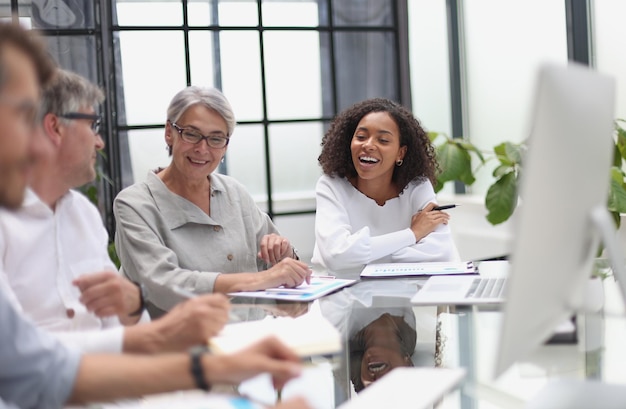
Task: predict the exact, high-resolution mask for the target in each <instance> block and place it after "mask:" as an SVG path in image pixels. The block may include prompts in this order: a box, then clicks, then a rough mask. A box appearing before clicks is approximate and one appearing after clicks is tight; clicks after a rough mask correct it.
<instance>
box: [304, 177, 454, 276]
mask: <svg viewBox="0 0 626 409" xmlns="http://www.w3.org/2000/svg"><path fill="white" fill-rule="evenodd" d="M315 192H316V201H317V210H316V215H315V248H314V250H313V258H312V259H311V261H312V262H313V263H315V264H321V265H322V266H324V267H326V268H328V269H330V270H333V271H337V270H347V269H354V268H360V267H363V265H365V264H369V263H402V262H426V261H454V260H458V258H459V255H458V251H457V249H456V245H455V244H454V241H453V240H452V234H451V232H450V228H449V227H448V225H444V224H441V225H439V226H438V227H437V228H436V229H435V231H433V232H432V233H430V234H429V235H427V236H426V237H424V238H423V239H421V240H420V241H419V242H417V243H416V242H415V235H414V234H413V232H412V231H411V227H410V226H411V217H412V216H413V215H414V214H415V213H417V212H418V211H419V210H421V209H422V208H423V207H424V206H426V205H427V204H428V203H430V202H435V203H436V197H435V191H434V189H433V187H432V184H431V183H430V182H428V181H424V182H416V181H413V182H410V183H409V184H408V186H407V187H406V189H404V191H403V192H402V193H401V194H400V196H398V197H395V198H393V199H390V200H388V201H387V202H386V203H385V205H384V206H379V205H378V204H377V203H376V201H374V200H372V199H370V198H369V197H367V196H365V195H364V194H363V193H361V192H360V191H359V190H357V189H356V188H355V187H354V186H352V184H351V183H350V182H349V181H348V180H347V179H346V178H339V177H335V178H332V177H330V176H327V175H323V176H321V177H320V178H319V180H318V181H317V185H316V188H315Z"/></svg>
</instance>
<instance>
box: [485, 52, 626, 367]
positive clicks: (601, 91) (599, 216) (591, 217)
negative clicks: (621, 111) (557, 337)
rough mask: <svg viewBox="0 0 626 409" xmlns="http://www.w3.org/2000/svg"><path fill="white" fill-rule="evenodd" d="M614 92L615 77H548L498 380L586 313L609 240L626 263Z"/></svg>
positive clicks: (555, 69)
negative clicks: (616, 197)
mask: <svg viewBox="0 0 626 409" xmlns="http://www.w3.org/2000/svg"><path fill="white" fill-rule="evenodd" d="M614 89H615V83H614V81H613V79H612V78H610V77H608V76H606V75H602V74H599V73H597V72H594V71H592V70H591V69H589V68H586V67H584V66H581V65H578V64H573V63H571V64H569V65H567V66H556V65H546V66H543V67H542V68H540V70H539V75H538V81H537V88H536V93H535V100H534V106H533V108H534V111H533V115H532V120H531V129H530V136H529V139H528V151H527V153H526V156H525V157H524V158H523V171H522V174H521V179H520V191H519V196H520V203H521V204H520V206H519V208H518V209H517V210H516V211H517V212H518V214H517V221H516V225H515V229H514V237H513V248H512V252H511V270H510V273H509V278H508V280H507V281H508V282H507V291H506V303H505V305H504V316H503V319H502V327H501V336H500V341H499V351H498V355H497V359H496V368H495V376H496V377H497V376H499V375H501V374H502V373H503V372H504V371H505V370H506V369H507V368H509V367H510V366H511V365H512V364H513V363H514V362H516V361H519V360H523V359H525V358H527V357H528V356H529V354H530V353H531V352H533V351H534V350H535V349H536V348H537V347H538V346H539V345H541V344H542V343H543V342H544V341H546V340H547V339H548V338H549V337H550V335H551V334H552V333H553V331H554V329H555V328H556V326H557V325H558V324H559V323H562V322H564V321H565V320H567V319H568V318H569V317H571V316H572V315H573V314H574V313H576V312H577V311H578V310H579V309H580V307H581V305H582V303H583V301H584V289H585V285H586V282H587V280H588V278H589V277H590V275H591V273H592V263H593V259H594V256H595V254H596V252H597V250H598V248H599V247H598V246H599V243H600V236H602V241H603V242H605V245H606V246H607V250H608V246H611V247H614V249H613V250H614V251H612V255H613V256H616V258H617V259H620V260H622V264H623V259H622V258H621V255H618V254H615V253H620V251H619V248H618V247H617V246H615V242H614V240H615V227H614V225H613V222H612V220H611V218H610V215H609V213H608V211H607V210H606V204H607V199H608V189H609V180H610V179H609V178H610V171H609V169H610V166H611V164H612V157H613V156H612V155H613V149H612V148H613V140H612V137H613V119H614V100H615V95H614ZM614 267H615V266H614ZM621 267H623V265H622V266H618V268H621ZM614 271H615V270H614ZM621 281H624V280H621Z"/></svg>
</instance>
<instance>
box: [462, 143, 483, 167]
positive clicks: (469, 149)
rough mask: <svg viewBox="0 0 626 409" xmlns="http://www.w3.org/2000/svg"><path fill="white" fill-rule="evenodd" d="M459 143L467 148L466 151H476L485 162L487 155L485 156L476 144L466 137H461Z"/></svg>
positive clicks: (481, 160)
mask: <svg viewBox="0 0 626 409" xmlns="http://www.w3.org/2000/svg"><path fill="white" fill-rule="evenodd" d="M458 144H459V145H460V146H461V148H463V149H465V150H466V151H468V152H474V153H475V154H476V156H478V159H480V162H481V163H485V157H484V156H483V153H482V152H481V151H480V149H478V148H477V147H476V146H474V145H473V144H472V143H471V142H468V141H466V140H464V139H460V140H459V142H458Z"/></svg>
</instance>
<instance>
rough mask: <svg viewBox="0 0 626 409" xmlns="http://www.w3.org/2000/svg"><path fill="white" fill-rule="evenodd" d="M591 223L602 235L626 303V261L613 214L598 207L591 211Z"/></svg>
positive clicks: (601, 238) (614, 274) (601, 237)
mask: <svg viewBox="0 0 626 409" xmlns="http://www.w3.org/2000/svg"><path fill="white" fill-rule="evenodd" d="M591 222H592V224H593V226H594V227H595V229H596V231H597V232H598V233H599V234H600V240H601V241H602V243H603V244H604V247H605V249H606V252H607V255H608V259H609V262H610V263H611V267H612V268H613V276H614V277H615V280H616V281H617V285H618V286H619V289H620V291H621V293H622V300H623V301H625V302H626V266H625V263H626V260H625V259H624V254H623V252H622V249H621V247H620V244H619V243H618V239H617V230H616V229H615V223H614V222H613V219H612V218H611V214H610V213H609V211H608V210H607V209H606V207H603V206H597V207H595V208H594V209H593V210H592V211H591Z"/></svg>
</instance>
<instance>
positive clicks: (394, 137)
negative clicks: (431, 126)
mask: <svg viewBox="0 0 626 409" xmlns="http://www.w3.org/2000/svg"><path fill="white" fill-rule="evenodd" d="M350 151H351V153H352V162H353V164H354V168H355V169H356V172H357V174H358V177H359V179H361V180H367V181H372V180H377V181H381V182H386V183H391V178H392V176H393V170H394V168H395V166H396V161H398V160H400V159H403V158H404V155H405V154H406V146H400V131H399V129H398V125H397V124H396V122H395V121H394V120H393V118H392V117H391V116H390V115H389V114H388V113H387V112H372V113H369V114H367V115H365V116H364V117H363V118H361V121H359V123H358V125H357V127H356V130H355V132H354V135H353V137H352V142H351V143H350Z"/></svg>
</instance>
